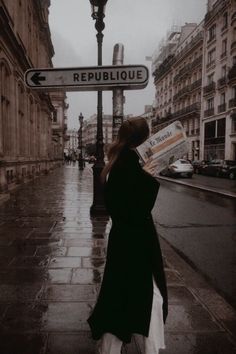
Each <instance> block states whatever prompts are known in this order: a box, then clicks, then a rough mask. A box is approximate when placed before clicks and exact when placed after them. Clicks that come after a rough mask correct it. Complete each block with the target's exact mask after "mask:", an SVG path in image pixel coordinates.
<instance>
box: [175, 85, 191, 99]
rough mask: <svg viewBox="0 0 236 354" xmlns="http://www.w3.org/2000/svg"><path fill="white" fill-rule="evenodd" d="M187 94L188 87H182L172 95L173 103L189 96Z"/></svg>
mask: <svg viewBox="0 0 236 354" xmlns="http://www.w3.org/2000/svg"><path fill="white" fill-rule="evenodd" d="M189 92H190V85H187V86H185V87H183V88H182V89H181V90H180V91H179V92H178V93H176V94H175V95H174V97H173V99H174V101H175V100H177V99H178V98H180V97H181V96H184V95H186V94H189Z"/></svg>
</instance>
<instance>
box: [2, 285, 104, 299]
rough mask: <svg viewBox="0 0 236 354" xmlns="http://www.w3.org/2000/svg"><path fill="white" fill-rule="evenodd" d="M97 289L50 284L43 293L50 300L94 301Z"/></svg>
mask: <svg viewBox="0 0 236 354" xmlns="http://www.w3.org/2000/svg"><path fill="white" fill-rule="evenodd" d="M0 289H1V288H0ZM97 295H98V290H97V287H96V286H95V285H72V284H70V285H65V284H63V285H50V286H48V287H47V288H46V289H45V291H44V294H43V299H44V300H49V301H50V300H51V301H77V302H78V301H85V302H86V301H95V300H96V298H97Z"/></svg>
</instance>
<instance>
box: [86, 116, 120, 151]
mask: <svg viewBox="0 0 236 354" xmlns="http://www.w3.org/2000/svg"><path fill="white" fill-rule="evenodd" d="M112 119H113V118H112V116H111V115H108V114H104V115H103V143H104V152H105V153H106V152H107V150H108V148H109V146H110V144H111V143H112ZM96 136H97V115H96V114H93V115H92V116H91V117H90V118H89V120H85V121H84V126H83V146H85V147H86V146H87V147H88V146H91V145H95V144H96V140H97V139H96Z"/></svg>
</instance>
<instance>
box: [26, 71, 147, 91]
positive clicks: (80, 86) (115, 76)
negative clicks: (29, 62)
mask: <svg viewBox="0 0 236 354" xmlns="http://www.w3.org/2000/svg"><path fill="white" fill-rule="evenodd" d="M148 75H149V74H148V68H147V67H146V66H144V65H111V66H94V67H80V68H50V69H29V70H27V71H26V73H25V83H26V85H27V86H28V87H30V88H32V89H43V90H48V91H54V90H55V91H56V90H64V91H97V90H102V91H103V90H113V89H114V88H117V87H122V88H123V89H124V90H132V89H133V90H137V89H142V88H144V87H146V86H147V84H148Z"/></svg>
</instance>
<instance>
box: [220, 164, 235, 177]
mask: <svg viewBox="0 0 236 354" xmlns="http://www.w3.org/2000/svg"><path fill="white" fill-rule="evenodd" d="M221 173H222V177H227V178H229V179H236V166H229V167H225V168H222V171H221Z"/></svg>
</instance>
